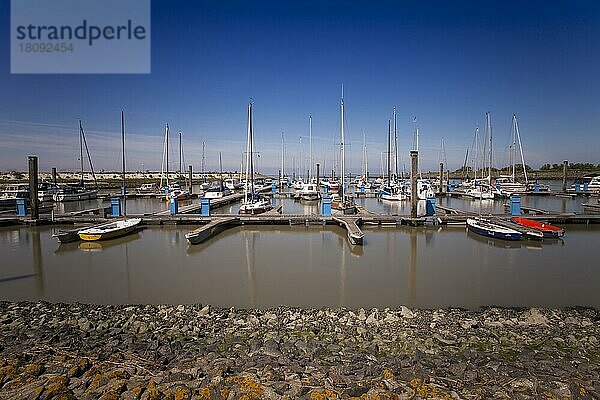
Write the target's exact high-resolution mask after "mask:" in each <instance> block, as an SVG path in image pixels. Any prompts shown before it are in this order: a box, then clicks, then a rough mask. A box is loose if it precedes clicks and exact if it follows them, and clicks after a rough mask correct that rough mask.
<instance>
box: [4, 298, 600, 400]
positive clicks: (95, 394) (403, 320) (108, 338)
mask: <svg viewBox="0 0 600 400" xmlns="http://www.w3.org/2000/svg"><path fill="white" fill-rule="evenodd" d="M599 322H600V312H599V311H598V310H595V309H580V308H577V309H561V310H559V309H504V308H486V309H481V310H477V311H469V310H462V309H441V310H421V309H409V308H406V307H400V308H394V309H384V310H382V309H379V310H378V309H370V310H364V309H353V310H350V309H330V308H323V309H299V308H288V307H279V308H275V309H268V310H254V309H252V310H245V309H220V308H213V307H210V306H203V305H178V306H168V305H163V306H152V305H134V306H111V305H83V304H53V303H46V302H37V303H30V302H23V303H14V302H1V303H0V399H21V398H22V399H40V400H45V399H75V398H76V399H98V398H100V399H178V400H182V399H202V398H204V399H267V398H269V399H286V398H287V399H297V398H305V399H333V398H362V399H377V398H379V399H393V398H399V399H404V398H421V399H424V398H441V399H451V398H456V399H458V398H461V399H475V398H519V399H525V398H545V399H551V398H557V399H564V398H582V399H583V398H585V399H588V398H599V396H600V376H599V374H600V344H599V339H600V324H599Z"/></svg>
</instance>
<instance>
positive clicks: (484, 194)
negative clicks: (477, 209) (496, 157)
mask: <svg viewBox="0 0 600 400" xmlns="http://www.w3.org/2000/svg"><path fill="white" fill-rule="evenodd" d="M484 137H485V140H486V141H487V145H488V146H489V147H488V154H487V155H486V151H485V150H486V149H485V147H486V146H484V151H483V152H482V153H483V161H484V162H483V165H482V168H481V171H482V172H481V175H482V178H481V179H479V180H478V179H477V165H476V166H475V179H474V180H473V182H472V183H471V185H472V186H471V187H469V188H467V189H466V190H465V194H466V195H467V196H470V197H472V198H473V199H480V200H492V199H493V198H494V192H493V191H492V187H491V181H492V123H491V116H490V113H489V112H487V113H485V134H484ZM475 146H476V149H477V157H479V151H478V150H479V127H478V128H476V129H475ZM486 161H487V163H488V165H487V167H488V176H487V178H483V174H484V173H485V169H486V165H485V164H486Z"/></svg>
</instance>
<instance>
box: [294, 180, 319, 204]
mask: <svg viewBox="0 0 600 400" xmlns="http://www.w3.org/2000/svg"><path fill="white" fill-rule="evenodd" d="M297 195H298V197H299V198H300V199H301V200H304V201H316V200H319V199H320V198H321V192H320V191H319V188H318V187H317V185H316V184H314V183H305V184H304V185H302V188H301V189H300V190H299V191H298V192H297Z"/></svg>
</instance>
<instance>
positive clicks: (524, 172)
mask: <svg viewBox="0 0 600 400" xmlns="http://www.w3.org/2000/svg"><path fill="white" fill-rule="evenodd" d="M514 118H515V133H516V136H517V140H518V141H519V150H520V151H521V164H522V165H523V175H525V184H527V183H529V181H528V179H527V170H526V169H525V157H524V156H523V145H522V144H521V133H520V132H519V123H518V122H517V116H516V115H514Z"/></svg>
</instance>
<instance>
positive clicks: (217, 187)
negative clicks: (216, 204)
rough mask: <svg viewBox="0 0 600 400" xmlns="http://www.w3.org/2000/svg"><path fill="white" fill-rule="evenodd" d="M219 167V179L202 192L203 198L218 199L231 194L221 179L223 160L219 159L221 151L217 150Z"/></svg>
mask: <svg viewBox="0 0 600 400" xmlns="http://www.w3.org/2000/svg"><path fill="white" fill-rule="evenodd" d="M219 169H220V171H221V172H220V176H219V180H218V181H216V182H213V183H212V185H211V186H210V187H209V188H208V189H206V192H204V198H205V199H220V198H222V197H225V196H229V195H230V194H231V190H230V189H229V188H228V187H227V186H225V182H224V181H223V160H222V159H221V153H220V152H219Z"/></svg>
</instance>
